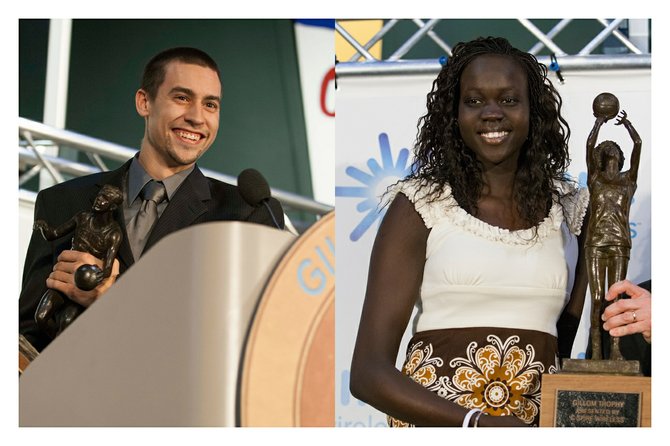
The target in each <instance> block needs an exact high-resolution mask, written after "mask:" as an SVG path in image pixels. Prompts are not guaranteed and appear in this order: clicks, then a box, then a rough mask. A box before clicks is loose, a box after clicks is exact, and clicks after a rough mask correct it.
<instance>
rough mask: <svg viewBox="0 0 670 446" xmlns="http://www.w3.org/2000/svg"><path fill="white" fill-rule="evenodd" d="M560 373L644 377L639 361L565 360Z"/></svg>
mask: <svg viewBox="0 0 670 446" xmlns="http://www.w3.org/2000/svg"><path fill="white" fill-rule="evenodd" d="M559 373H580V374H598V375H624V376H642V368H641V367H640V362H639V361H626V360H612V359H602V360H601V359H564V360H563V363H562V367H561V371H560V372H559Z"/></svg>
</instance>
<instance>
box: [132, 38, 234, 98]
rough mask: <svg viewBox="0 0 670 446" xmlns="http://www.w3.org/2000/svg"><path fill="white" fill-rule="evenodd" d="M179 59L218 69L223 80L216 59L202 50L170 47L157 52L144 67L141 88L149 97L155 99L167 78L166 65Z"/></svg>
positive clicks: (217, 72)
mask: <svg viewBox="0 0 670 446" xmlns="http://www.w3.org/2000/svg"><path fill="white" fill-rule="evenodd" d="M175 60H176V61H179V62H183V63H188V64H194V65H200V66H201V67H207V68H211V69H212V70H214V71H216V75H217V76H218V77H219V81H221V73H220V72H219V67H218V66H217V65H216V62H214V59H212V58H211V57H210V55H209V54H207V53H205V52H204V51H202V50H199V49H197V48H191V47H177V48H169V49H167V50H165V51H161V52H160V53H158V54H156V55H155V56H154V57H152V58H151V60H150V61H149V62H148V63H147V65H146V66H145V67H144V74H143V75H142V85H141V86H140V88H141V89H142V90H144V91H145V92H146V93H147V96H148V97H149V99H152V100H153V99H154V98H155V97H156V94H157V93H158V88H159V87H160V86H161V84H162V83H163V81H164V80H165V67H166V66H167V64H168V63H170V62H172V61H175Z"/></svg>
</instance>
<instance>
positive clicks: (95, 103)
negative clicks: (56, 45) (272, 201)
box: [19, 19, 332, 197]
mask: <svg viewBox="0 0 670 446" xmlns="http://www.w3.org/2000/svg"><path fill="white" fill-rule="evenodd" d="M48 29H49V21H48V20H32V19H31V20H20V21H19V72H20V76H19V77H20V82H19V115H20V116H22V117H26V118H29V119H34V120H38V121H41V120H42V114H43V101H44V80H45V73H46V54H47V39H48ZM173 46H195V47H198V48H201V49H203V50H204V51H206V52H208V53H209V54H210V55H211V56H212V57H213V58H214V59H215V60H216V61H217V63H218V64H219V68H220V69H221V73H222V80H223V102H222V110H221V124H220V128H219V135H218V137H217V140H216V142H215V143H214V145H213V146H212V147H211V148H210V149H209V151H208V152H207V153H206V154H205V155H204V156H203V158H202V159H201V161H200V163H199V164H200V165H201V166H203V167H205V168H210V169H213V170H216V171H219V172H223V173H226V174H229V175H233V176H237V174H238V173H239V172H240V171H242V170H243V169H245V168H247V167H254V168H256V169H258V170H259V171H261V172H262V173H263V174H264V175H265V177H266V178H267V179H268V181H269V183H270V185H271V186H272V187H275V188H278V189H283V190H286V191H290V192H294V193H297V194H300V195H303V196H308V197H311V196H312V188H311V177H310V172H309V159H308V152H307V138H306V132H305V124H304V118H303V109H302V97H301V93H300V80H299V74H298V65H297V56H296V49H295V41H294V34H293V22H292V21H291V20H145V19H141V20H140V19H136V20H91V19H86V20H73V25H72V43H71V55H70V81H69V87H68V89H69V91H68V108H67V122H66V127H67V128H68V129H69V130H73V131H76V132H80V133H83V134H86V135H89V136H94V137H97V138H101V139H105V140H109V141H113V142H116V143H118V144H122V145H125V146H129V147H136V148H138V147H139V143H140V141H141V138H142V135H143V131H144V122H143V120H142V119H141V118H140V117H139V116H138V115H137V114H136V112H135V104H134V95H135V91H136V90H137V88H138V86H139V83H140V79H141V75H142V70H143V68H144V64H145V63H146V62H147V61H148V60H149V59H150V58H151V57H152V56H153V55H154V54H156V53H158V52H159V51H161V50H163V49H165V48H168V47H173ZM324 51H332V49H331V48H324Z"/></svg>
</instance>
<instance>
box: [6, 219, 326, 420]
mask: <svg viewBox="0 0 670 446" xmlns="http://www.w3.org/2000/svg"><path fill="white" fill-rule="evenodd" d="M331 217H332V215H331ZM332 220H334V219H332V218H330V219H329V218H323V219H322V221H320V222H319V223H317V224H315V225H314V226H317V225H319V224H324V225H325V224H331V223H332ZM308 232H309V231H308ZM312 232H314V231H312ZM308 237H309V234H307V233H306V234H303V236H301V237H300V238H299V239H297V240H299V241H301V244H302V245H306V244H307V245H308V244H309V243H307V242H306V241H305V240H303V238H308ZM295 241H296V238H295V237H294V236H293V235H291V234H290V233H288V232H284V231H279V230H276V229H272V228H269V227H266V226H261V225H255V224H249V223H241V222H217V223H207V224H202V225H197V226H194V227H191V228H187V229H184V230H182V231H178V232H176V233H174V234H171V235H170V236H168V237H166V238H165V239H163V240H161V242H160V243H158V244H157V245H156V246H154V247H153V248H152V249H151V251H149V252H148V253H147V254H146V255H145V256H144V257H142V259H141V260H140V261H139V262H137V263H136V264H135V265H134V266H133V267H132V268H130V269H129V270H128V271H127V272H126V273H125V274H124V275H123V276H122V277H121V278H120V279H119V280H118V281H117V283H115V284H114V286H113V287H112V288H111V289H110V290H109V291H108V293H107V294H105V296H104V297H103V298H102V299H100V300H99V301H98V302H96V303H95V304H94V305H92V306H91V307H90V308H89V309H88V310H86V311H85V312H84V313H83V314H82V315H81V316H80V317H79V318H78V319H77V320H76V321H75V322H74V323H73V324H72V325H71V326H70V327H69V328H68V329H67V330H65V331H64V332H63V333H62V334H61V335H60V336H59V337H58V338H56V339H55V340H54V341H53V342H52V343H51V344H50V345H49V346H48V347H47V348H46V349H45V350H44V351H43V352H42V353H41V354H40V355H39V356H38V357H37V358H36V359H35V360H34V361H33V362H32V363H30V365H29V366H28V367H27V368H26V369H25V371H24V373H23V375H22V376H21V377H20V380H19V424H20V426H239V425H240V424H241V423H240V420H239V411H240V410H241V409H240V396H239V391H238V389H239V386H240V384H239V381H240V377H241V376H243V375H244V373H241V372H240V364H241V358H242V356H243V355H242V353H243V351H244V349H245V348H246V345H247V339H248V335H249V331H250V323H251V321H252V320H253V319H254V314H255V312H256V311H257V308H259V306H260V304H259V296H261V295H262V294H263V292H264V290H265V289H266V285H267V284H268V281H269V280H274V281H275V282H276V281H277V280H278V278H277V277H281V274H282V271H278V270H277V264H278V263H279V262H280V260H281V259H282V257H283V256H284V254H285V252H286V251H287V249H288V248H289V247H290V246H291V245H292V244H293V243H294V242H295ZM333 256H334V254H333ZM333 264H334V259H333ZM277 275H279V276H277ZM276 291H277V293H279V294H281V290H276ZM277 293H275V295H276V294H277ZM266 294H267V293H266ZM288 297H290V296H288ZM265 298H266V297H265V296H264V297H263V299H265ZM270 298H272V297H268V299H270ZM261 304H262V302H261ZM288 305H294V306H296V307H297V306H299V303H295V302H291V301H290V299H289V301H288ZM307 316H308V317H312V316H313V312H312V313H308V314H307ZM266 323H268V322H266ZM300 323H302V324H308V325H314V321H313V320H307V321H298V320H296V321H294V325H299V324H300ZM277 354H281V352H277ZM322 356H323V355H322ZM327 359H328V358H326V360H327ZM319 360H321V358H319ZM322 362H323V361H322ZM279 373H281V372H279ZM332 398H334V396H333V397H332ZM331 401H334V400H332V399H331ZM333 423H334V420H333ZM331 425H332V424H331Z"/></svg>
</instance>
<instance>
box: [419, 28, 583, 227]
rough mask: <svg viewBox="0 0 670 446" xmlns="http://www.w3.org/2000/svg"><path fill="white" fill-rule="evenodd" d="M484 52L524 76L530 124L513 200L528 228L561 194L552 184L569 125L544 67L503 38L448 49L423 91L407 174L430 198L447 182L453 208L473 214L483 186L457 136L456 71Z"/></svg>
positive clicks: (559, 171) (560, 171) (559, 172)
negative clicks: (504, 58) (503, 59)
mask: <svg viewBox="0 0 670 446" xmlns="http://www.w3.org/2000/svg"><path fill="white" fill-rule="evenodd" d="M484 54H498V55H504V56H508V57H511V58H513V59H514V60H515V61H517V63H519V65H520V66H522V67H523V69H524V71H525V72H526V74H527V77H528V90H529V100H530V126H529V132H528V139H527V140H526V143H525V144H524V147H523V148H522V150H521V154H520V156H519V162H518V168H517V173H516V177H515V185H514V202H515V203H516V206H517V211H518V213H519V215H520V216H521V218H523V219H524V221H525V222H526V223H527V224H528V225H529V226H536V225H537V224H538V223H540V222H541V221H542V220H543V219H544V218H545V217H546V216H547V214H548V212H549V208H550V207H551V203H552V197H560V196H561V194H560V192H559V191H558V189H557V187H556V185H555V184H554V182H555V181H561V180H563V181H564V180H565V171H566V169H567V167H568V164H569V163H570V158H569V155H568V139H569V137H570V127H569V126H568V123H567V122H566V121H565V119H563V117H562V116H561V105H562V100H561V97H560V95H559V94H558V92H557V91H556V89H555V88H554V86H553V85H552V83H551V81H550V80H549V79H547V68H546V67H545V66H544V65H542V64H540V63H539V62H538V61H537V59H536V58H535V56H533V55H531V54H529V53H525V52H523V51H520V50H518V49H516V48H514V47H512V45H510V43H509V42H508V41H507V40H506V39H504V38H500V37H486V38H481V37H480V38H478V39H475V40H473V41H470V42H465V43H463V42H461V43H459V44H457V45H456V46H455V47H454V50H453V55H452V57H451V58H449V60H448V62H447V64H446V65H445V66H444V67H443V68H442V70H441V71H440V73H439V75H438V76H437V79H435V81H434V82H433V87H432V90H431V92H430V93H428V96H427V109H428V112H427V113H426V114H425V115H424V116H422V117H421V118H420V119H419V122H418V124H417V129H418V132H417V141H416V144H415V146H414V154H415V162H414V166H413V173H412V174H411V175H410V176H409V178H415V179H421V180H426V181H422V182H421V184H422V185H423V187H427V186H431V193H429V194H428V197H429V199H436V198H437V197H438V195H439V192H440V191H441V190H442V187H443V186H444V185H445V184H448V185H449V186H450V187H451V193H452V195H453V198H454V199H455V200H456V202H457V203H458V204H459V206H461V207H462V208H463V209H465V210H466V211H467V212H468V213H470V214H473V215H476V214H477V202H478V200H479V198H480V196H481V192H482V186H483V180H482V171H481V164H480V163H479V161H478V160H477V158H476V156H475V153H474V152H473V151H472V150H470V149H469V148H468V147H467V146H466V145H465V143H464V142H463V138H462V137H461V134H460V131H459V128H458V106H459V99H460V98H459V96H460V78H461V74H462V73H463V70H464V68H465V67H466V66H467V65H468V64H469V63H470V62H471V61H472V60H473V59H475V58H476V57H478V56H481V55H484ZM434 186H439V187H434Z"/></svg>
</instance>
